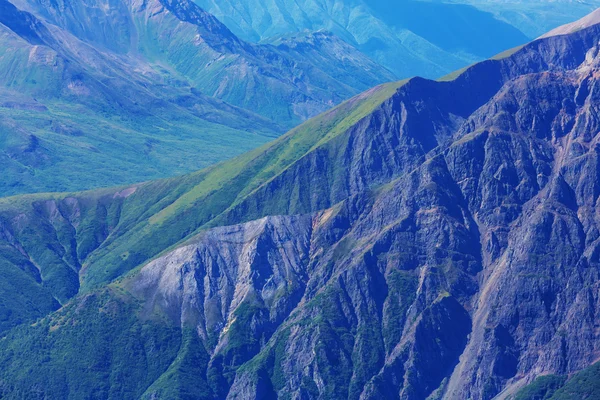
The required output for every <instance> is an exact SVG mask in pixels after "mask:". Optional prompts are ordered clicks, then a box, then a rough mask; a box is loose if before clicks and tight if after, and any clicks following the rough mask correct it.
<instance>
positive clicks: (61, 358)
mask: <svg viewBox="0 0 600 400" xmlns="http://www.w3.org/2000/svg"><path fill="white" fill-rule="evenodd" d="M599 16H600V14H599V13H594V14H592V15H591V16H590V17H589V18H588V19H586V20H584V21H583V23H577V24H574V25H570V26H569V27H565V28H562V30H560V31H559V32H558V33H559V34H558V35H551V36H548V37H545V38H543V39H539V40H535V41H533V42H531V43H528V44H526V45H524V46H522V47H519V48H515V49H512V50H509V51H506V52H504V53H502V54H501V55H499V56H497V57H494V58H493V59H489V60H486V61H483V62H480V63H477V64H475V65H473V66H471V67H469V68H465V69H464V70H461V71H458V72H457V73H455V74H452V75H451V76H449V77H446V78H445V79H442V80H438V81H434V80H427V79H424V78H412V79H407V80H403V81H399V82H394V83H387V84H384V85H380V86H377V87H374V88H372V89H370V90H368V91H366V92H363V93H361V94H360V95H358V96H355V97H353V98H351V99H350V100H348V101H345V102H343V103H341V104H340V105H338V106H337V107H335V108H333V109H331V110H330V111H327V112H325V113H322V114H320V115H319V116H317V117H315V118H312V119H309V120H308V121H306V122H305V123H303V124H301V125H300V126H298V127H297V128H295V129H293V130H291V131H290V132H288V133H287V134H285V135H283V136H281V137H279V138H278V139H276V140H275V141H273V142H271V143H269V144H266V145H264V146H262V147H259V148H257V149H255V150H253V151H251V152H248V153H245V154H243V155H241V156H239V157H237V158H234V159H232V160H229V161H227V162H224V163H220V164H217V165H214V166H211V167H209V168H207V169H204V170H201V171H199V172H196V173H193V174H189V175H185V176H181V177H176V178H170V179H164V180H157V181H151V182H147V183H142V184H136V185H127V186H123V187H119V188H112V189H102V190H96V191H91V192H84V193H64V194H50V195H47V194H36V195H26V196H17V197H10V198H4V199H1V200H0V267H1V268H0V273H1V274H2V276H1V278H2V279H0V328H1V329H2V332H3V338H2V339H1V340H0V395H1V396H2V398H6V399H22V398H26V399H32V400H33V399H47V398H52V399H54V398H67V399H81V398H102V399H123V398H134V399H212V398H228V399H266V398H302V399H318V398H326V399H381V398H401V399H407V400H412V399H415V400H417V399H418V400H421V399H484V400H488V399H492V398H494V397H495V396H497V395H499V396H500V398H512V397H515V398H518V399H521V400H522V399H529V400H532V399H539V398H540V396H542V397H541V398H544V397H545V398H549V397H550V396H555V397H554V399H564V398H594V397H593V396H596V397H597V396H598V395H600V391H599V390H598V385H597V382H600V376H598V366H597V365H596V366H592V365H593V363H594V362H596V361H597V360H598V354H600V345H599V343H600V340H599V339H600V337H599V335H600V332H599V331H598V329H597V327H598V326H599V325H600V317H599V316H600V312H599V311H600V298H599V295H598V293H599V292H598V281H599V273H598V271H599V268H600V251H599V249H600V247H599V246H600V221H599V219H598V215H600V213H598V209H597V207H598V198H599V196H600V185H599V184H598V182H600V176H599V173H600V168H598V165H599V155H598V153H599V146H598V141H599V136H598V132H600V119H599V118H598V114H599V111H600V110H599V104H600V101H599V97H598V94H599V93H598V86H596V84H597V83H598V77H600V47H599V42H600V25H599V24H598V22H600V17H599ZM283 40H285V39H283ZM286 46H288V45H286ZM289 47H290V48H294V46H291V45H289ZM578 372H579V373H578ZM575 373H577V374H575ZM573 374H575V375H573ZM582 382H583V383H582ZM585 382H590V383H589V384H586V383H585ZM565 396H567V397H565ZM568 396H571V397H568Z"/></svg>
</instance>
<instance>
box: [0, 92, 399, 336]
mask: <svg viewBox="0 0 600 400" xmlns="http://www.w3.org/2000/svg"><path fill="white" fill-rule="evenodd" d="M399 85H400V83H393V84H387V85H384V86H381V87H377V88H375V89H373V90H371V91H369V92H367V93H364V94H362V95H360V96H358V97H356V98H353V99H351V100H349V101H347V102H345V103H343V104H342V105H340V106H338V107H337V108H335V109H333V110H331V111H329V112H327V113H325V114H323V115H321V116H319V117H317V118H315V119H312V120H310V121H308V122H306V123H305V124H303V125H301V126H299V127H298V128H296V129H294V130H292V131H291V132H289V133H288V134H286V135H284V136H282V137H281V138H279V139H277V140H276V141H275V142H273V143H270V144H268V145H265V146H263V147H261V148H259V149H256V150H254V151H251V152H249V153H247V154H244V155H242V156H240V157H237V158H235V159H233V160H231V161H228V162H225V163H221V164H218V165H216V166H213V167H209V168H208V169H205V170H202V171H200V172H197V173H194V174H191V175H187V176H182V177H177V178H171V179H165V180H159V181H152V182H149V183H145V184H140V185H135V186H133V187H126V188H121V189H105V190H101V191H93V192H84V193H73V194H54V195H44V194H39V195H30V196H22V197H9V198H5V199H2V200H0V220H1V221H2V226H3V227H4V232H5V236H4V237H3V240H4V242H3V243H5V244H6V247H5V252H3V253H2V258H3V259H4V260H5V261H6V268H7V274H6V275H7V276H8V275H10V274H11V273H12V272H11V271H17V270H20V269H23V267H22V264H27V265H28V267H27V268H28V270H29V271H27V272H35V273H34V274H33V275H32V276H29V277H28V278H29V279H26V280H25V281H26V282H25V283H22V284H17V283H13V284H12V286H13V287H15V288H17V287H20V286H23V285H29V286H33V287H34V288H36V290H38V291H41V292H43V293H44V294H45V295H46V296H47V297H48V302H49V305H48V306H47V307H45V308H43V310H42V311H40V312H37V313H33V314H34V316H39V315H42V314H43V313H44V312H47V310H48V309H49V308H51V307H52V305H54V307H55V306H56V304H57V301H55V300H53V298H52V296H54V298H56V299H57V300H58V302H62V303H64V302H65V301H67V300H68V299H69V298H71V297H72V296H74V295H75V294H76V293H78V291H79V290H80V283H81V285H82V288H81V289H89V288H92V287H97V286H98V285H101V284H104V283H107V282H110V281H111V280H113V279H115V278H117V277H118V276H120V275H121V274H123V273H125V272H127V271H129V270H130V269H132V268H134V267H136V266H138V265H140V264H141V263H143V262H145V261H147V260H149V259H151V258H152V257H154V256H156V255H157V254H158V253H159V252H161V251H162V250H164V249H166V248H168V247H170V246H173V245H175V244H176V243H178V242H180V241H182V240H184V239H185V238H186V237H189V236H191V235H193V234H194V233H195V232H196V231H198V230H199V229H205V228H206V227H208V226H211V225H214V224H220V223H223V221H225V220H227V218H229V216H228V212H229V211H230V210H232V209H235V207H236V206H237V205H239V204H241V203H243V201H244V199H246V198H247V197H249V196H251V195H252V193H253V192H255V191H256V190H257V189H258V188H260V187H261V186H264V185H265V183H267V182H269V181H271V180H273V179H275V178H276V177H277V176H280V175H281V174H282V173H284V172H285V170H286V169H288V168H289V167H290V166H291V165H293V164H294V163H297V162H298V160H300V159H302V157H304V156H305V155H306V154H307V153H308V152H310V151H311V150H313V149H314V148H316V147H318V146H323V145H324V144H326V143H327V142H329V141H331V140H332V139H334V138H335V137H336V135H339V134H341V133H343V132H344V131H345V130H346V129H348V128H349V127H351V126H352V125H354V124H355V123H357V122H358V121H359V120H360V119H361V118H364V117H365V116H367V115H368V114H369V113H370V112H372V110H373V109H374V108H375V107H377V106H378V105H379V104H380V103H381V102H383V101H384V100H385V99H386V98H388V97H389V96H391V95H392V94H393V93H394V91H395V90H396V88H397V87H398V86H399ZM262 207H264V209H265V210H269V211H264V210H263V211H261V210H256V211H255V212H254V213H247V215H246V216H245V217H244V219H245V220H250V219H252V218H253V217H254V216H255V215H257V214H256V213H262V214H264V213H265V212H270V210H272V209H273V210H274V209H277V208H278V207H281V203H280V202H279V201H278V199H277V198H273V199H272V204H269V203H268V202H265V203H264V204H263V205H262ZM295 207H297V208H298V209H310V207H311V205H310V204H300V203H299V204H297V205H296V206H295ZM219 221H221V222H219ZM34 266H37V267H34ZM38 270H39V271H38ZM21 275H22V273H21V272H19V273H18V274H16V275H15V279H16V278H19V279H23V277H22V276H21ZM7 282H12V278H10V279H8V280H7ZM6 290H7V292H6V296H4V297H6V298H10V297H14V296H11V295H9V290H8V289H6ZM19 293H22V295H24V296H26V298H29V297H31V296H32V295H31V294H29V291H28V290H26V289H23V290H20V289H19ZM17 297H18V296H17ZM24 301H25V300H23V301H22V302H21V303H19V305H18V306H15V307H16V308H17V309H19V310H17V309H15V310H13V309H12V308H11V306H10V305H8V306H7V307H6V310H5V313H6V314H7V315H9V316H10V317H7V324H9V325H10V324H11V323H15V322H20V321H21V317H20V315H21V314H22V313H23V312H24V311H25V309H26V307H22V306H21V304H22V303H23V302H24Z"/></svg>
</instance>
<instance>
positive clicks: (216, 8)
mask: <svg viewBox="0 0 600 400" xmlns="http://www.w3.org/2000/svg"><path fill="white" fill-rule="evenodd" d="M195 1H196V3H197V4H199V5H200V6H201V7H203V8H204V9H206V10H207V11H209V12H211V13H213V14H214V15H215V16H216V17H217V18H219V19H220V20H221V21H222V22H223V23H225V24H226V25H227V26H228V27H229V28H230V29H231V30H232V31H233V32H235V33H236V34H237V35H238V36H240V37H242V38H244V39H246V40H249V41H255V42H259V41H262V42H267V43H268V42H271V41H272V40H276V38H277V37H278V36H280V35H290V34H291V33H294V32H302V31H317V30H325V31H329V32H333V33H334V34H335V35H337V36H338V37H340V38H341V39H343V40H345V41H346V42H348V43H349V44H351V45H352V46H354V47H356V48H357V49H358V50H360V51H361V52H363V53H364V54H365V55H367V56H369V57H370V58H371V59H373V60H375V61H377V62H378V63H379V64H381V65H383V66H385V67H386V68H388V69H389V70H390V71H392V72H394V74H395V75H396V76H397V77H398V78H399V79H401V78H408V77H412V76H423V77H426V78H438V77H440V76H442V75H446V74H447V73H449V72H451V71H453V70H456V69H458V68H461V67H463V66H465V65H467V64H471V63H473V62H475V61H480V60H482V59H485V58H489V57H492V56H493V55H495V54H497V53H500V52H501V51H504V50H506V49H508V48H511V47H515V46H518V45H521V44H523V43H525V42H527V41H528V40H530V39H534V38H536V37H537V36H540V35H541V34H543V33H545V32H547V31H549V30H550V29H552V28H555V27H556V26H558V25H562V24H565V23H567V22H571V21H573V20H575V19H577V18H580V17H582V16H583V15H586V14H587V13H589V12H591V11H593V10H594V9H595V8H596V7H600V1H597V0H591V1H585V2H584V1H570V0H558V1H546V0H538V1H520V0H509V1H495V0H483V1H472V2H469V1H468V0H454V1H452V0H447V1H446V0H444V1H442V0H438V1H428V0H343V1H340V0H337V1H335V0H334V1H330V0H250V1H248V0H195Z"/></svg>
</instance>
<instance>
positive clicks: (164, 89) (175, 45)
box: [0, 0, 393, 195]
mask: <svg viewBox="0 0 600 400" xmlns="http://www.w3.org/2000/svg"><path fill="white" fill-rule="evenodd" d="M0 11H1V12H0V46H1V47H2V49H3V51H2V54H0V93H2V101H1V103H0V150H1V152H0V165H1V166H2V169H3V171H4V172H5V179H4V180H3V182H2V184H0V193H1V194H2V195H9V194H15V193H22V192H36V191H37V192H39V191H64V190H80V189H86V188H88V189H89V188H92V187H99V186H110V185H115V184H124V183H132V182H139V181H143V180H148V179H151V178H156V177H165V176H173V175H176V174H182V173H185V172H190V171H193V170H197V169H199V168H201V167H204V166H208V165H210V164H212V163H215V162H217V161H221V160H223V159H225V158H228V157H231V156H233V155H237V154H240V153H242V152H244V151H247V150H250V149H252V148H255V147H257V146H259V145H261V144H263V143H265V142H267V141H269V140H272V139H273V138H275V137H277V136H279V135H280V134H281V133H283V132H285V130H287V129H289V128H291V127H293V126H295V125H296V124H297V123H299V122H301V121H303V120H305V119H306V118H308V117H311V116H314V115H315V114H317V113H319V112H321V111H324V110H326V109H328V108H330V107H331V106H333V105H335V104H337V103H339V102H341V101H342V100H345V99H347V98H349V97H351V96H352V95H355V94H357V93H359V92H360V91H363V90H365V89H368V88H369V87H372V86H374V85H375V84H377V83H381V82H385V81H389V80H391V79H393V75H392V74H391V73H390V72H389V71H387V70H386V69H384V68H382V67H380V66H378V65H377V64H375V63H374V62H373V61H371V60H369V59H368V58H367V57H366V56H363V55H362V54H361V53H359V52H358V51H357V50H355V49H354V48H352V47H351V46H349V45H347V44H346V43H344V42H343V41H341V40H339V39H337V38H336V37H334V36H332V35H327V34H314V35H312V36H311V37H310V38H305V39H303V40H302V42H298V43H295V42H294V43H288V44H287V45H281V46H272V45H254V44H249V43H246V42H244V41H242V40H240V39H238V38H237V37H236V36H235V35H233V34H232V33H231V32H230V31H229V30H228V29H227V28H226V27H225V26H224V25H223V24H221V23H220V22H219V21H218V20H217V19H216V18H214V17H213V16H212V15H210V14H208V13H206V12H205V11H203V10H202V9H200V8H199V7H198V6H196V5H195V4H194V3H191V2H189V1H179V0H178V1H172V2H168V1H164V2H160V1H158V0H156V1H151V2H135V1H133V2H132V1H128V0H122V1H121V0H119V1H116V2H113V1H111V2H103V1H99V2H97V3H95V2H74V1H58V2H46V1H39V2H38V1H34V0H31V1H29V0H23V1H15V2H14V4H13V3H11V2H8V1H7V0H2V2H0ZM315 54H318V57H315Z"/></svg>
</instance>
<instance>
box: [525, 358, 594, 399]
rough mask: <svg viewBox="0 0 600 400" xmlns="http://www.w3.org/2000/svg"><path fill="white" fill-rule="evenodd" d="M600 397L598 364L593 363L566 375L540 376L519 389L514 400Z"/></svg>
mask: <svg viewBox="0 0 600 400" xmlns="http://www.w3.org/2000/svg"><path fill="white" fill-rule="evenodd" d="M598 398H600V364H594V365H592V366H590V367H588V368H585V369H583V370H582V371H580V372H578V373H576V374H574V375H573V376H570V377H567V376H562V375H544V376H540V377H539V378H537V379H536V380H534V381H533V382H532V383H530V384H529V385H527V386H526V387H524V388H523V389H521V390H520V391H519V392H518V393H517V394H516V395H515V396H514V397H513V399H514V400H570V399H590V400H592V399H598Z"/></svg>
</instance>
